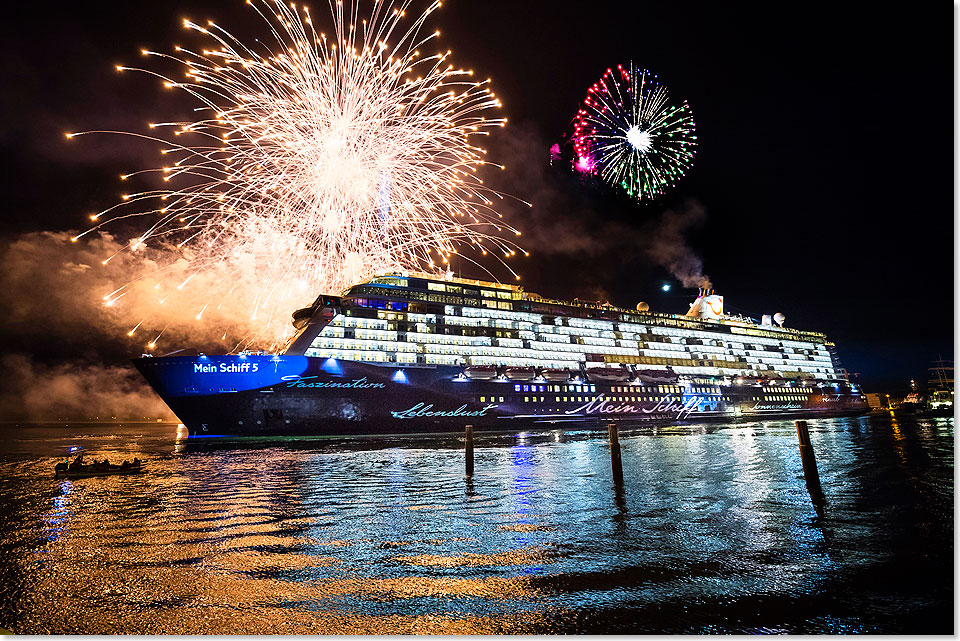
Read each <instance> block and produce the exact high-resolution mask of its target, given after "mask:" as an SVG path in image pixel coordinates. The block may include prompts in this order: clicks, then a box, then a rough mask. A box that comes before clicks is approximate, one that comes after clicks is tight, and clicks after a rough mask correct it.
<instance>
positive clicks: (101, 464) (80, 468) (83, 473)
mask: <svg viewBox="0 0 960 641" xmlns="http://www.w3.org/2000/svg"><path fill="white" fill-rule="evenodd" d="M76 452H79V453H78V454H77V456H76V458H74V459H73V462H70V456H69V455H68V456H67V459H66V460H65V461H63V462H61V463H57V464H56V466H54V478H58V479H61V478H64V479H81V478H90V477H92V476H114V475H118V474H119V475H125V474H139V473H140V472H142V471H143V463H142V462H141V461H140V459H138V458H134V459H133V462H130V461H124V462H123V463H121V464H120V465H112V464H110V463H109V462H108V461H107V459H103V460H102V461H94V462H93V463H84V462H83V454H84V452H83V449H82V448H79V447H71V448H70V454H73V453H76Z"/></svg>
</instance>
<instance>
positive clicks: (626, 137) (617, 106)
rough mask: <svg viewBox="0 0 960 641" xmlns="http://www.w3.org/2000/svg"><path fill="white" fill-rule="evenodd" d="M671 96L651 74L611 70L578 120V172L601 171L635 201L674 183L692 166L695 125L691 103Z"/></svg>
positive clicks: (590, 93) (591, 93)
mask: <svg viewBox="0 0 960 641" xmlns="http://www.w3.org/2000/svg"><path fill="white" fill-rule="evenodd" d="M668 97H669V94H668V92H667V88H666V87H664V86H663V85H661V84H659V83H658V82H657V77H656V76H655V75H653V74H651V73H650V72H649V71H646V70H642V71H639V72H638V71H637V69H635V68H634V67H633V65H632V64H631V66H630V68H629V69H624V68H623V66H622V65H618V66H617V70H616V72H614V71H613V70H612V69H607V70H606V72H605V73H604V74H603V77H602V78H601V79H600V80H599V81H598V82H596V83H594V84H593V86H591V87H590V89H589V90H588V91H587V97H586V98H585V99H584V101H583V106H582V107H581V108H580V110H579V111H578V112H577V116H576V118H575V124H574V135H573V142H574V150H575V151H576V158H575V160H574V166H575V169H577V170H578V171H581V172H586V173H595V172H597V173H599V174H600V177H601V178H602V179H603V180H604V181H606V182H607V183H609V184H611V185H614V186H619V187H621V188H622V189H624V190H625V191H626V192H627V194H628V195H630V196H632V197H634V198H636V199H637V200H643V199H652V198H655V197H657V196H659V195H661V194H663V192H664V191H665V190H666V188H667V187H670V186H672V185H674V184H676V182H677V181H678V180H679V179H680V177H681V176H683V174H684V173H685V172H686V170H687V169H688V168H689V167H690V165H691V164H692V162H693V156H694V153H695V152H696V145H697V143H696V140H697V136H696V125H695V124H694V122H693V114H692V112H691V110H690V106H689V105H688V104H687V102H686V101H683V102H682V103H681V104H680V105H672V104H670V102H669V99H668Z"/></svg>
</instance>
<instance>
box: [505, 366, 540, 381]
mask: <svg viewBox="0 0 960 641" xmlns="http://www.w3.org/2000/svg"><path fill="white" fill-rule="evenodd" d="M503 373H504V375H505V376H506V377H507V378H509V379H510V380H511V381H530V380H533V377H534V376H536V375H537V369H536V368H535V367H508V368H507V369H506V370H505V371H504V372H503Z"/></svg>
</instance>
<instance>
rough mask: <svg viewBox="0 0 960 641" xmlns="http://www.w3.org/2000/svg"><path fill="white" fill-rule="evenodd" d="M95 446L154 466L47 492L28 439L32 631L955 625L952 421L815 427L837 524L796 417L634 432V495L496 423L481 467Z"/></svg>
mask: <svg viewBox="0 0 960 641" xmlns="http://www.w3.org/2000/svg"><path fill="white" fill-rule="evenodd" d="M84 435H85V439H84V444H85V447H86V449H87V450H88V451H91V452H92V453H95V454H96V455H97V456H101V455H108V456H109V457H110V458H115V455H116V457H118V458H123V453H127V452H130V451H131V450H135V451H136V452H138V455H139V456H140V458H144V459H147V460H148V469H149V472H148V473H145V474H142V475H140V476H139V477H112V478H100V479H83V480H80V481H73V482H71V481H64V482H59V481H53V480H49V476H46V477H45V480H44V481H43V482H38V480H37V479H38V478H40V476H41V473H43V474H46V472H47V471H48V468H52V465H53V462H54V459H53V457H55V456H58V455H59V454H60V452H59V451H56V452H54V451H52V450H46V449H42V448H41V445H38V444H42V443H43V442H44V441H43V439H39V438H38V437H37V436H36V434H35V433H33V432H29V431H28V432H27V433H12V434H10V435H8V436H9V439H12V440H13V447H12V448H11V451H13V452H21V453H25V452H27V451H29V450H30V447H33V448H34V449H35V450H37V451H35V452H33V453H31V454H30V455H26V454H22V455H21V454H18V455H15V456H11V455H7V456H6V458H3V459H0V463H2V466H3V470H2V471H3V478H4V479H5V481H4V483H5V492H4V494H3V498H2V499H0V501H3V502H4V503H3V505H0V507H2V508H4V509H2V510H0V519H3V521H2V523H3V528H2V530H0V531H2V536H3V539H2V541H0V553H2V555H3V557H2V561H3V563H2V564H0V573H2V574H0V579H2V584H3V585H4V586H7V587H5V588H3V589H0V615H2V616H3V619H2V620H0V624H6V625H7V626H9V627H13V629H14V630H15V631H18V632H27V633H63V632H89V633H111V632H135V633H144V634H147V633H161V632H162V633H247V634H256V633H290V634H296V633H351V634H366V633H377V634H381V633H427V632H429V633H449V634H453V633H474V634H484V633H527V634H545V633H571V632H651V631H654V632H656V631H659V632H701V633H702V632H716V633H729V632H737V633H747V632H783V631H787V632H794V633H802V632H852V631H856V632H891V631H946V630H949V629H950V628H949V626H950V620H951V612H950V604H951V603H952V575H951V570H950V558H951V554H952V552H951V550H952V517H951V513H952V512H951V511H952V500H953V485H952V483H953V481H952V479H953V472H952V469H953V423H952V421H949V420H948V421H943V420H941V421H932V420H917V419H912V418H911V419H907V418H905V417H888V418H884V417H880V418H877V417H869V418H861V419H845V420H832V421H819V422H816V423H811V441H812V443H813V447H814V449H815V451H816V453H817V458H818V464H819V467H820V472H821V479H822V481H823V486H824V490H825V491H826V493H827V496H828V499H829V500H830V504H829V506H828V508H827V514H826V518H825V519H823V520H820V521H817V520H815V512H814V510H813V506H812V505H811V503H810V500H809V496H808V495H807V492H806V489H805V487H804V483H803V474H802V468H801V464H800V459H799V456H798V452H797V444H796V432H795V430H794V427H793V425H792V423H789V422H754V423H744V424H740V425H737V426H722V425H720V426H716V425H713V426H699V425H692V426H686V427H669V428H657V429H647V430H636V431H631V432H622V433H621V435H620V444H621V451H622V461H623V470H624V484H623V486H622V487H620V488H616V487H615V486H614V484H613V482H612V476H611V469H610V452H609V446H608V443H607V439H606V434H600V433H589V432H545V433H527V434H505V435H488V434H478V435H477V439H476V450H475V461H476V471H475V475H474V477H473V478H471V479H465V478H464V475H463V450H462V447H463V443H462V439H460V438H458V437H456V436H454V437H447V438H440V439H430V440H423V439H417V440H406V441H404V442H401V443H391V444H387V446H385V445H384V443H383V442H382V441H380V440H371V439H345V440H337V439H279V440H278V439H235V440H233V441H215V440H214V439H186V438H182V435H178V434H177V432H176V430H175V428H172V427H171V428H169V429H168V431H167V432H162V433H156V434H149V433H147V432H145V431H144V430H142V429H131V430H130V431H127V432H123V431H120V432H119V433H117V431H116V430H115V428H114V429H113V432H112V433H107V432H106V431H104V432H102V433H100V434H97V433H96V431H95V430H93V428H90V429H89V430H86V431H85V432H84ZM17 439H23V440H22V441H17ZM68 440H69V439H68V438H67V437H66V436H64V435H62V434H58V435H56V438H53V439H51V441H52V442H55V443H56V447H60V446H61V445H62V444H64V443H66V442H67V441H68ZM28 442H29V444H30V445H28V444H27V443H28ZM37 456H40V457H48V458H47V459H43V460H40V461H38V460H37ZM127 456H129V454H127ZM38 552H42V554H39V555H38V554H37V553H38ZM38 556H41V557H43V561H42V562H38V561H37V558H38ZM917 575H919V576H922V577H923V578H922V579H918V578H917ZM11 586H12V587H11ZM51 603H55V604H56V607H51ZM925 626H926V627H925ZM937 626H940V627H937Z"/></svg>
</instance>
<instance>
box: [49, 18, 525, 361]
mask: <svg viewBox="0 0 960 641" xmlns="http://www.w3.org/2000/svg"><path fill="white" fill-rule="evenodd" d="M248 4H250V5H251V6H253V7H254V9H255V10H256V11H257V12H258V14H259V15H260V16H261V17H262V18H263V19H264V20H265V21H266V23H267V24H268V25H269V28H270V32H271V37H272V40H271V41H270V42H272V43H273V44H272V45H264V44H263V43H262V42H260V41H257V44H256V46H254V47H250V46H247V45H245V44H244V43H243V42H241V41H240V40H239V39H238V38H236V37H234V36H232V35H231V34H230V33H228V32H227V31H225V30H224V29H222V28H221V27H219V26H218V25H216V24H214V23H212V22H208V23H207V24H205V25H203V26H201V25H199V24H197V23H195V22H192V21H190V20H185V21H184V27H185V28H186V29H188V30H191V31H194V32H198V33H199V34H202V37H204V38H206V40H207V43H206V46H204V47H203V48H201V49H199V50H196V51H193V50H189V49H187V48H183V47H179V46H178V47H175V53H174V54H169V55H168V54H163V53H157V52H153V51H142V52H141V53H142V54H143V55H144V56H152V57H157V58H159V59H161V60H163V61H165V63H168V64H172V65H174V68H175V70H176V71H177V73H170V74H163V73H160V72H157V71H147V70H144V69H134V68H131V67H126V66H118V67H117V69H118V71H127V70H131V71H142V72H145V73H148V74H150V75H153V76H155V77H157V78H158V79H160V81H161V82H162V83H163V85H164V86H165V87H166V88H168V89H176V90H181V91H183V92H186V94H188V95H189V97H190V99H191V100H193V101H194V104H195V105H196V111H197V113H199V114H200V118H199V119H198V120H196V121H191V122H164V123H152V124H150V128H151V129H152V130H154V131H156V132H165V133H166V134H167V135H166V136H163V135H162V134H160V133H155V134H151V135H147V136H142V135H140V134H131V135H138V136H141V137H143V138H147V139H149V140H152V141H156V142H159V143H161V145H162V148H161V151H160V153H161V154H162V155H163V157H164V160H165V162H164V166H162V167H159V168H155V169H148V170H143V171H137V172H133V173H131V174H127V175H124V176H122V177H121V178H123V179H125V180H126V179H129V178H134V181H136V180H138V178H136V176H138V175H139V174H152V175H158V176H159V178H161V179H162V182H159V179H158V184H161V185H166V184H167V183H169V184H170V185H171V186H172V187H171V188H169V189H167V188H160V189H149V190H145V191H140V192H137V193H131V194H127V195H124V196H123V198H122V202H120V203H118V204H117V205H114V206H113V207H111V208H109V209H107V210H105V211H102V212H100V213H98V214H95V215H93V216H92V217H91V218H92V219H93V220H94V221H96V222H97V223H98V224H97V226H95V227H93V228H91V229H88V230H87V231H86V232H84V233H83V234H80V236H83V235H84V234H87V233H90V232H92V231H94V230H95V229H98V228H101V227H102V226H103V225H105V224H109V223H110V222H112V221H116V220H117V219H121V218H125V219H130V218H136V217H139V218H140V219H142V220H144V221H145V222H144V223H143V229H144V231H143V232H142V233H140V234H139V235H138V236H137V237H136V238H134V239H132V240H131V241H130V243H129V245H128V246H127V247H126V249H125V250H124V251H127V250H129V251H134V252H136V251H138V250H139V249H140V248H143V247H149V248H156V247H158V246H159V247H164V248H168V249H171V248H172V249H175V250H177V251H179V252H182V254H181V255H180V256H178V257H179V258H182V259H183V260H187V261H188V266H187V268H186V270H184V269H183V262H182V260H178V261H177V265H178V271H177V274H178V278H181V279H182V280H180V281H179V282H176V283H169V284H168V283H163V282H159V283H158V286H157V288H158V291H157V299H158V300H159V301H161V302H162V301H166V300H167V297H168V295H170V294H172V295H174V296H179V297H180V298H181V301H180V303H179V305H181V306H183V307H184V309H189V310H190V314H189V315H188V316H187V317H191V318H192V317H195V318H198V319H199V318H200V317H201V316H202V314H203V313H204V310H206V309H207V307H208V306H209V305H210V304H211V303H213V304H214V305H217V303H218V301H222V300H223V299H224V297H227V296H229V297H231V298H234V299H241V300H244V301H246V305H247V309H248V310H249V312H250V315H251V318H252V319H254V320H257V319H262V323H261V328H262V332H260V334H261V335H260V336H259V337H257V338H261V339H263V338H266V339H269V340H270V341H271V342H272V343H274V344H276V343H277V342H278V341H279V340H282V337H283V335H284V334H286V333H287V332H288V330H289V322H288V318H289V316H288V314H289V312H291V311H292V310H293V309H295V308H296V307H298V306H302V305H303V304H305V303H309V302H310V301H311V300H312V299H313V297H314V296H316V294H317V293H318V292H339V291H341V290H342V289H343V288H345V287H347V286H349V285H351V284H354V283H356V282H358V281H360V280H362V279H364V278H367V277H369V276H371V275H373V274H375V273H379V272H383V271H386V270H405V269H411V270H424V271H437V270H446V269H448V266H449V261H450V259H451V257H452V255H454V254H459V255H461V256H463V259H464V260H467V261H471V262H473V261H474V260H476V259H478V258H479V257H480V256H486V255H488V254H493V255H494V256H496V257H497V258H499V259H500V260H501V262H502V261H503V259H505V258H507V257H510V256H512V255H514V254H515V252H516V250H517V246H516V245H515V244H514V243H513V242H512V241H509V240H507V239H505V238H503V236H504V235H508V236H510V235H519V232H518V231H516V230H515V229H513V228H512V227H510V226H508V225H505V224H503V223H502V222H501V221H500V218H499V214H498V213H497V212H496V210H495V209H494V208H493V204H494V202H493V198H496V197H500V195H499V194H497V193H496V192H494V191H492V190H490V189H487V188H486V187H485V186H484V185H483V182H482V180H481V179H480V178H479V177H478V176H477V173H476V172H477V170H478V168H479V167H481V166H482V165H487V164H493V163H488V162H487V161H485V160H484V155H485V153H486V152H485V150H484V149H482V148H481V147H479V146H478V145H477V144H476V142H475V141H476V140H477V137H478V136H484V135H487V134H488V133H489V131H490V129H491V128H494V127H501V126H503V125H504V124H505V123H506V119H503V118H489V117H488V116H487V114H488V113H489V112H490V111H491V110H492V109H494V108H496V107H499V106H500V102H499V100H498V99H497V98H496V96H495V95H494V94H493V93H492V92H491V90H490V88H489V86H488V85H489V79H487V80H481V81H477V80H475V79H474V78H473V72H472V71H469V70H465V69H461V68H458V67H455V66H454V65H453V64H452V63H451V62H450V51H446V52H442V53H435V54H432V55H423V54H422V53H421V49H422V48H423V47H425V46H430V43H431V41H433V40H434V39H435V38H436V37H437V36H439V32H438V31H434V32H431V33H429V34H428V35H424V34H423V31H424V23H425V21H426V19H427V17H428V16H429V15H430V14H431V13H432V12H433V11H435V10H436V9H437V8H439V6H440V4H441V3H440V2H439V0H438V1H436V2H433V3H431V4H430V5H429V7H428V8H427V9H426V10H425V11H424V12H423V13H422V14H421V15H420V16H419V17H418V18H415V19H413V20H412V22H410V23H409V25H408V26H404V25H405V24H406V22H407V20H406V17H405V15H406V10H407V9H408V8H409V5H410V0H401V1H400V2H394V1H392V0H376V1H375V2H374V6H373V9H372V12H371V14H370V15H369V16H367V17H366V18H364V16H361V15H359V9H358V6H357V2H356V0H353V1H352V2H348V3H347V7H344V4H343V3H342V2H340V1H339V0H338V1H337V2H336V3H335V4H334V3H331V13H332V33H331V35H330V36H328V35H327V34H326V33H323V32H321V31H320V30H319V29H318V28H316V27H315V26H314V23H313V20H312V19H311V16H310V12H309V9H307V8H305V7H300V8H298V7H297V5H294V4H285V3H284V2H281V1H279V0H263V1H262V4H257V3H254V2H253V1H251V0H248ZM174 77H176V78H177V79H174ZM82 133H85V134H89V133H125V132H103V131H99V132H82ZM76 135H78V134H67V136H68V138H72V137H74V136H76ZM501 168H502V167H501ZM174 185H175V186H174ZM80 236H78V237H77V238H79V237H80ZM74 240H76V239H74ZM464 248H468V249H471V250H472V251H470V252H467V253H468V254H469V255H470V256H473V258H471V257H469V256H464V254H463V253H462V252H461V250H462V249H464ZM474 251H475V252H476V253H473V252H474ZM111 258H112V256H110V257H106V258H105V262H106V261H109V260H110V259H111ZM511 272H512V270H511ZM184 273H185V274H186V275H185V276H184ZM211 275H213V276H214V277H211ZM514 275H516V274H514ZM161 280H162V279H161ZM171 285H172V286H171ZM126 291H127V287H126V286H125V287H121V288H120V289H118V290H117V291H115V292H112V293H110V294H109V295H108V296H106V297H105V299H106V301H107V304H108V305H112V304H113V303H114V302H115V301H117V300H118V299H119V298H120V297H122V296H123V295H124V294H125V293H126ZM188 294H189V295H188ZM168 307H169V305H168ZM281 312H282V313H281ZM138 327H139V325H138ZM134 329H136V328H134ZM153 344H155V340H154V341H151V343H150V346H152V345H153Z"/></svg>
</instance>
